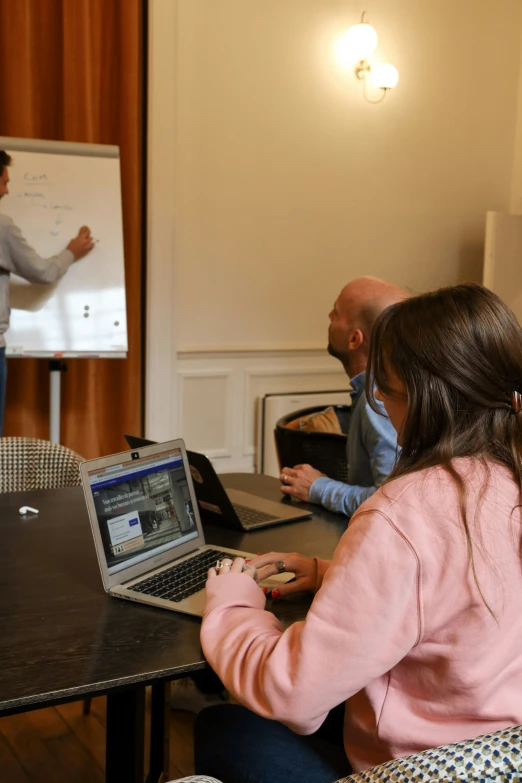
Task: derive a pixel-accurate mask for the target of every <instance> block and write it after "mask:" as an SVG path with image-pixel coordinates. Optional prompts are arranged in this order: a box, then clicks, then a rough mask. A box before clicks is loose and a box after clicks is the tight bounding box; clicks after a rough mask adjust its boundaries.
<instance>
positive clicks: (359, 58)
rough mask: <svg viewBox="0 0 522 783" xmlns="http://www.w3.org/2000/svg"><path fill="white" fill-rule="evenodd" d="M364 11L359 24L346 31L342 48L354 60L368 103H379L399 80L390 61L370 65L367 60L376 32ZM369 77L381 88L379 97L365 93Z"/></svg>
mask: <svg viewBox="0 0 522 783" xmlns="http://www.w3.org/2000/svg"><path fill="white" fill-rule="evenodd" d="M365 17H366V11H363V14H362V16H361V21H360V23H359V24H355V25H353V27H350V29H349V30H348V31H347V33H346V34H345V36H344V40H343V49H344V50H345V52H346V53H347V55H348V56H349V58H350V60H352V61H353V60H355V61H356V65H355V75H356V77H357V78H358V79H360V80H361V81H362V83H363V95H364V97H365V99H366V100H367V101H368V103H381V101H383V100H384V99H385V98H386V93H387V92H388V91H389V90H392V89H393V88H394V87H395V85H396V84H397V82H398V80H399V72H398V71H397V68H395V66H393V65H390V63H383V64H382V65H376V66H372V65H371V64H370V62H369V60H368V58H369V57H370V55H372V54H373V53H374V51H375V49H376V48H377V40H378V39H377V33H376V32H375V30H374V28H373V27H372V26H371V25H370V24H368V23H367V22H365V21H364V20H365ZM368 79H371V82H372V84H373V86H374V87H376V88H378V89H380V90H382V95H381V97H380V98H379V99H378V100H376V101H374V100H371V99H370V98H369V97H368V95H367V81H368Z"/></svg>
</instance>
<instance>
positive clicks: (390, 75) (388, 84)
mask: <svg viewBox="0 0 522 783" xmlns="http://www.w3.org/2000/svg"><path fill="white" fill-rule="evenodd" d="M372 81H373V83H374V85H375V86H376V87H380V88H381V90H392V89H393V88H394V87H395V85H396V84H397V82H398V81H399V72H398V70H397V68H395V66H394V65H390V63H383V64H382V65H377V66H376V67H375V68H374V69H373V70H372Z"/></svg>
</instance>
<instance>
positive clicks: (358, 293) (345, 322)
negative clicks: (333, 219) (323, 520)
mask: <svg viewBox="0 0 522 783" xmlns="http://www.w3.org/2000/svg"><path fill="white" fill-rule="evenodd" d="M407 296H408V295H407V293H406V292H405V291H403V290H402V289H401V288H398V287H397V286H395V285H392V284H391V283H387V282H385V281H384V280H380V279H378V278H376V277H359V278H357V279H356V280H352V282H351V283H348V285H346V286H345V287H344V288H343V290H342V291H341V293H340V294H339V296H338V297H337V300H336V302H335V304H334V306H333V309H332V311H331V313H330V316H329V318H330V328H329V330H328V353H330V354H331V355H332V356H335V358H336V359H339V361H340V362H341V364H342V365H343V367H344V369H345V371H346V374H347V375H348V377H349V378H350V382H351V385H352V389H353V391H352V392H351V396H352V414H351V417H350V428H349V431H348V443H347V459H348V483H346V484H345V483H344V482H342V481H334V480H333V479H330V478H328V477H327V476H325V475H324V473H320V472H319V471H318V470H315V468H313V467H312V466H311V465H296V466H294V467H284V468H283V469H282V471H281V476H280V478H281V491H282V492H283V494H285V495H291V496H292V497H294V498H297V499H298V500H304V501H307V502H311V503H318V504H320V505H321V506H324V507H325V508H327V509H329V510H330V511H336V512H337V513H340V514H345V515H346V516H347V517H351V516H352V514H354V513H355V511H356V510H357V509H358V508H359V506H360V505H361V503H363V502H364V501H365V500H366V499H367V498H369V497H370V495H373V493H374V492H375V491H376V490H377V488H378V487H380V486H381V484H383V483H384V481H385V480H386V479H387V477H388V476H389V474H390V473H391V470H392V468H393V466H394V464H395V460H396V457H397V448H398V447H397V434H396V432H395V430H394V429H393V427H392V425H391V422H390V420H389V419H388V417H387V415H386V412H385V410H384V406H383V405H382V403H378V405H379V408H380V409H381V411H382V414H383V415H382V416H381V415H379V414H378V413H376V412H375V411H374V410H372V408H370V406H369V404H368V400H367V399H366V393H365V384H366V364H367V361H368V353H369V348H370V337H371V333H372V329H373V326H374V324H375V321H376V320H377V318H378V317H379V315H380V314H381V313H382V312H383V310H385V309H386V308H387V307H388V306H389V305H392V304H395V302H400V301H401V300H402V299H405V298H406V297H407Z"/></svg>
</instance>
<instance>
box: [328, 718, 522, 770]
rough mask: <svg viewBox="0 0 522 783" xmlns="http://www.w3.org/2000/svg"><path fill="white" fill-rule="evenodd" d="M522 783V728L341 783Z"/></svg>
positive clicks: (385, 766)
mask: <svg viewBox="0 0 522 783" xmlns="http://www.w3.org/2000/svg"><path fill="white" fill-rule="evenodd" d="M520 780H522V726H514V727H513V728H510V729H504V731H496V732H495V733H494V734H483V735H482V736H481V737H476V738H475V739H469V740H464V741H463V742H456V743H455V744H454V745H441V747H439V748H431V749H430V750H425V751H423V752H422V753H415V754H413V755H412V756H406V757H405V758H402V759H393V760H392V761H387V762H386V763H385V764H380V765H379V766H378V767H372V769H367V770H366V771H365V772H357V773H354V774H353V775H350V776H349V777H347V778H343V779H342V780H340V781H338V782H337V783H377V782H378V783H388V782H389V783H392V782H393V783H408V782H409V783H428V782H429V783H431V781H444V783H453V782H455V783H457V781H458V782H459V783H460V781H466V783H489V781H495V783H507V781H520Z"/></svg>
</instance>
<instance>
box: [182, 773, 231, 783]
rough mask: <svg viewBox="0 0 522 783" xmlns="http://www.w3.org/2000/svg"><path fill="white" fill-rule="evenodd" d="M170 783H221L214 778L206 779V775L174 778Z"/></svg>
mask: <svg viewBox="0 0 522 783" xmlns="http://www.w3.org/2000/svg"><path fill="white" fill-rule="evenodd" d="M170 783H221V781H220V780H217V779H216V778H207V776H206V775H189V777H188V778H176V780H171V781H170Z"/></svg>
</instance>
